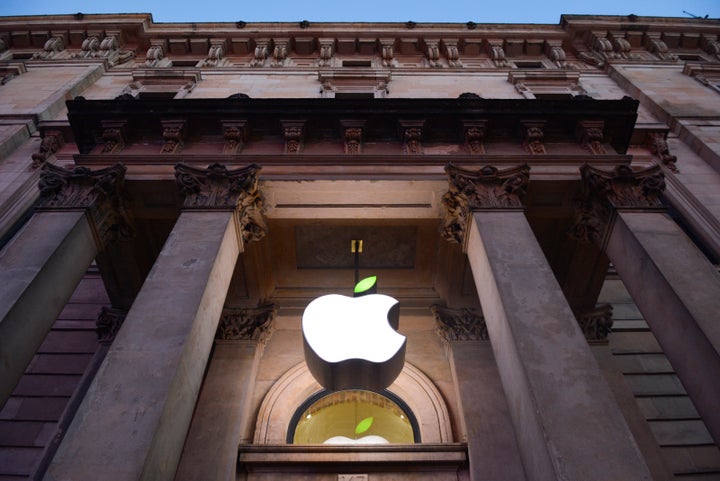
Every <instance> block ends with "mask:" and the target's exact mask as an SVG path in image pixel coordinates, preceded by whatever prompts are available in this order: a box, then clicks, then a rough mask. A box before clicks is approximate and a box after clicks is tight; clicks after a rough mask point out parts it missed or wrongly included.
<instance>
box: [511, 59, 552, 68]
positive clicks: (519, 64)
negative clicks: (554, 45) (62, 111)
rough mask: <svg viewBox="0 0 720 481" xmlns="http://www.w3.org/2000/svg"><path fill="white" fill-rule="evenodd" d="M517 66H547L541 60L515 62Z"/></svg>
mask: <svg viewBox="0 0 720 481" xmlns="http://www.w3.org/2000/svg"><path fill="white" fill-rule="evenodd" d="M513 63H514V64H515V66H516V67H517V68H545V65H543V63H542V62H540V61H519V60H516V61H515V62H513Z"/></svg>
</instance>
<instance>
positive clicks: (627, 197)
mask: <svg viewBox="0 0 720 481" xmlns="http://www.w3.org/2000/svg"><path fill="white" fill-rule="evenodd" d="M580 174H581V176H582V193H581V196H580V201H579V202H578V205H577V207H576V214H575V224H574V225H573V227H572V229H571V235H572V236H573V237H575V238H576V239H578V240H583V241H585V242H593V243H595V244H598V245H599V246H600V247H601V248H604V244H605V238H606V237H607V235H606V234H607V230H608V226H609V225H610V223H611V221H612V220H613V216H614V214H615V211H617V210H635V211H637V210H643V211H663V210H664V209H665V207H664V206H663V203H662V194H663V191H664V190H665V174H663V172H662V169H661V168H660V167H659V166H657V165H654V166H652V167H648V168H647V169H642V170H633V169H632V168H630V167H629V166H627V165H619V166H617V167H615V168H614V169H613V170H611V171H606V170H602V169H598V168H596V167H593V166H591V165H589V164H584V165H583V166H582V167H580Z"/></svg>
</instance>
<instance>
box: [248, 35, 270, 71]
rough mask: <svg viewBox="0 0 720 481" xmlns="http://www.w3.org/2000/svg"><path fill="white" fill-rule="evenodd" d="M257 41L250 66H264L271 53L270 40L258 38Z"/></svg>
mask: <svg viewBox="0 0 720 481" xmlns="http://www.w3.org/2000/svg"><path fill="white" fill-rule="evenodd" d="M256 42H257V43H256V45H255V50H254V52H253V59H252V60H251V61H250V66H251V67H263V66H264V65H265V60H267V57H268V54H269V44H270V40H268V39H258V40H256Z"/></svg>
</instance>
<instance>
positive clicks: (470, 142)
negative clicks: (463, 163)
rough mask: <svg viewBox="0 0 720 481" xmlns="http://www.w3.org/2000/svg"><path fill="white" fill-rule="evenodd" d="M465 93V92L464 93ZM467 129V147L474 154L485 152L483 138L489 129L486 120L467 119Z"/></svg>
mask: <svg viewBox="0 0 720 481" xmlns="http://www.w3.org/2000/svg"><path fill="white" fill-rule="evenodd" d="M463 95H464V94H463ZM463 128H464V129H465V147H466V148H467V150H468V152H469V153H470V154H472V155H480V154H484V153H485V146H484V145H483V140H484V139H485V132H486V129H487V122H486V121H482V120H481V121H466V122H463Z"/></svg>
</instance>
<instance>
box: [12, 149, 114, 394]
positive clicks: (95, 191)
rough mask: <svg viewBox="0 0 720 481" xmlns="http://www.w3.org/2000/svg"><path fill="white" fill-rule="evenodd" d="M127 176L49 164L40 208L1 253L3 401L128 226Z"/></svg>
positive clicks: (42, 179)
mask: <svg viewBox="0 0 720 481" xmlns="http://www.w3.org/2000/svg"><path fill="white" fill-rule="evenodd" d="M124 175H125V167H124V166H122V165H119V164H118V165H116V166H114V167H110V168H107V169H101V170H97V171H91V170H90V169H87V168H85V167H76V168H75V169H72V170H68V169H63V168H61V167H56V166H55V165H53V164H49V163H45V164H44V165H43V170H42V172H41V173H40V183H39V187H40V198H39V200H38V203H37V206H36V211H37V212H36V213H35V214H34V215H33V217H32V218H31V219H30V220H29V221H28V223H27V224H26V225H25V226H23V228H22V229H21V230H20V231H19V232H18V233H17V234H16V235H15V237H13V239H11V240H10V242H9V243H8V244H7V245H6V246H5V247H4V248H3V249H2V251H0V286H2V288H0V406H3V405H4V404H5V402H6V401H7V399H8V397H9V396H10V394H11V393H12V390H13V389H14V388H15V385H16V384H17V382H18V381H19V380H20V377H21V376H22V375H23V372H24V371H25V368H26V367H27V365H28V363H29V362H30V360H31V359H32V357H33V356H34V355H35V351H37V349H38V347H39V346H40V344H41V343H42V341H43V339H44V338H45V335H46V334H47V332H48V331H49V330H50V327H51V326H52V323H53V322H55V319H57V316H58V315H59V314H60V311H62V309H63V307H65V304H66V303H67V301H68V299H70V296H71V295H72V293H73V291H74V290H75V287H76V286H77V284H78V283H79V282H80V279H82V277H83V275H84V274H85V272H86V271H87V268H88V266H89V265H90V263H91V262H92V261H93V259H94V258H95V256H96V255H97V253H98V252H99V251H100V250H102V249H103V247H104V245H105V244H106V243H107V242H110V241H112V240H114V239H115V238H117V237H118V235H121V234H122V233H123V232H124V231H125V230H126V229H127V228H128V223H127V222H126V221H127V217H126V215H125V213H124V210H123V206H122V202H121V195H120V194H121V190H122V185H123V179H124Z"/></svg>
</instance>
